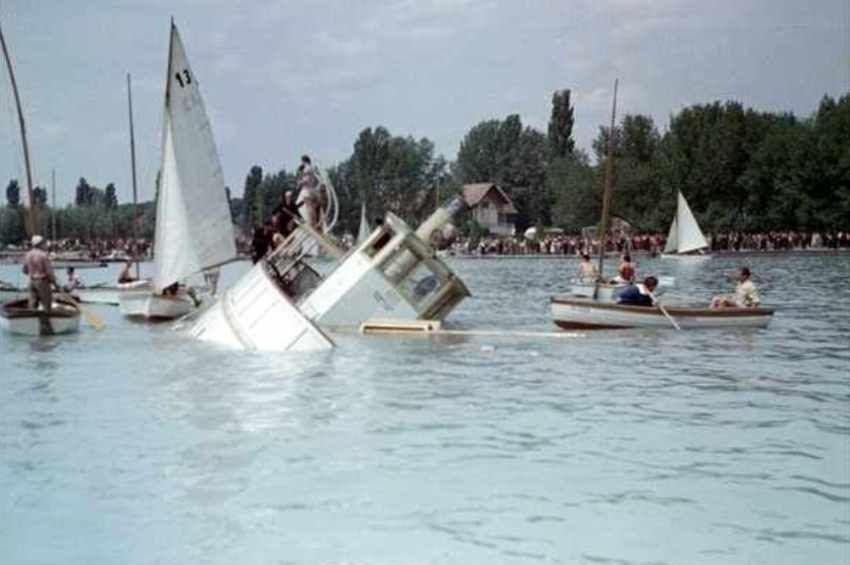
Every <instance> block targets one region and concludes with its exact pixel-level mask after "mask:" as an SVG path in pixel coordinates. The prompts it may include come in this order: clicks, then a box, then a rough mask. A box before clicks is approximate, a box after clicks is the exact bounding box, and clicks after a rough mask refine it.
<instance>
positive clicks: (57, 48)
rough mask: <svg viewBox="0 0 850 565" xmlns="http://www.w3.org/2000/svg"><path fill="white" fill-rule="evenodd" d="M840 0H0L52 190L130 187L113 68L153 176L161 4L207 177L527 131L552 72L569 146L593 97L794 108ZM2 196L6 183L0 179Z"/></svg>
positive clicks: (834, 25) (234, 176)
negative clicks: (180, 47)
mask: <svg viewBox="0 0 850 565" xmlns="http://www.w3.org/2000/svg"><path fill="white" fill-rule="evenodd" d="M848 6H850V2H848V0H816V1H812V2H802V1H800V0H728V1H727V0H711V1H706V0H701V1H690V0H651V1H649V0H559V1H555V0H551V1H547V0H538V1H530V0H529V1H519V0H514V1H508V0H504V1H496V0H381V1H378V0H376V1H369V2H366V1H358V0H349V1H343V0H338V1H333V2H330V1H310V2H306V1H305V2H284V1H271V0H250V1H248V0H148V1H146V2H141V1H137V2H133V1H129V0H127V1H122V0H103V1H100V0H81V1H79V2H77V1H68V0H56V1H53V0H0V24H2V27H3V31H4V33H5V34H6V39H7V42H8V43H9V45H10V48H11V49H12V55H13V62H14V64H15V68H16V74H17V78H18V83H19V87H20V89H21V96H22V98H23V104H24V111H25V114H26V118H27V120H28V124H29V131H30V135H31V140H30V145H31V148H32V153H33V160H34V168H35V175H36V181H37V182H38V183H41V184H45V185H49V182H50V171H51V169H52V168H54V167H55V168H56V170H57V179H58V183H57V194H58V200H59V203H60V204H62V203H65V202H67V201H68V200H69V199H70V198H73V194H72V193H73V187H74V186H75V184H76V181H77V179H78V178H79V177H80V176H85V177H86V178H87V179H88V180H89V182H90V183H92V184H95V185H97V186H101V187H103V186H104V185H105V184H106V183H108V182H115V184H116V186H117V188H118V196H119V200H120V201H122V202H124V201H128V200H130V198H131V188H130V156H129V142H128V123H127V90H126V78H125V75H126V73H127V72H130V73H131V74H132V75H133V102H134V113H135V124H136V143H137V160H138V170H139V185H140V196H141V197H142V198H143V199H149V198H151V197H152V195H153V182H154V177H155V175H156V171H157V169H158V167H159V143H160V131H159V130H160V125H161V106H162V97H163V88H164V74H165V64H166V56H167V53H166V51H167V47H168V30H169V18H170V17H171V16H172V15H173V16H174V18H175V21H176V23H177V25H178V28H179V29H180V32H181V36H182V38H183V42H184V45H185V47H186V51H187V54H188V57H189V60H190V62H191V65H192V68H193V71H194V74H195V76H196V77H197V80H198V81H199V84H200V86H201V92H202V94H203V97H204V100H205V102H206V105H207V110H208V112H209V114H210V119H211V122H212V127H213V131H214V133H215V136H216V140H217V143H218V148H219V153H220V155H221V158H222V164H223V167H224V174H225V178H226V179H227V182H228V184H229V185H230V186H231V187H232V188H233V192H234V193H235V194H241V192H242V187H243V183H244V179H245V175H246V174H247V171H248V168H249V167H250V166H251V165H252V164H255V163H256V164H259V165H261V166H262V167H263V168H264V169H265V170H267V171H276V170H277V169H279V168H281V167H283V166H286V167H287V168H290V169H291V168H293V167H294V166H295V165H296V164H297V159H298V157H299V156H300V155H301V154H302V153H305V152H306V153H310V154H311V155H313V156H314V157H315V158H316V159H318V160H319V161H320V162H321V163H322V164H323V165H329V164H332V163H335V162H338V161H340V160H342V159H344V158H346V157H347V156H348V155H350V153H351V150H352V145H353V142H354V139H355V137H356V135H357V133H358V132H359V131H360V130H361V129H363V128H365V127H369V126H377V125H383V126H385V127H387V128H388V129H389V130H390V132H391V133H393V134H395V135H413V136H415V137H417V138H418V137H428V138H430V139H431V140H432V141H434V142H435V143H436V146H437V151H438V152H439V153H442V154H443V155H444V156H445V157H446V158H448V159H454V158H455V156H456V153H457V149H458V145H459V144H460V141H461V139H462V137H463V135H464V134H465V133H466V132H467V131H468V130H469V128H470V127H472V126H473V125H475V124H476V123H478V122H479V121H481V120H485V119H490V118H503V117H505V116H506V115H508V114H512V113H518V114H520V116H521V117H522V120H523V123H526V124H530V125H533V126H535V127H538V128H541V129H544V130H545V127H546V123H547V121H548V117H549V111H550V102H551V96H552V92H553V91H554V90H555V89H559V88H570V89H572V91H573V101H574V104H575V111H576V127H575V131H574V133H575V137H576V139H577V141H578V144H579V146H581V147H584V148H589V146H590V141H591V140H592V138H593V137H594V135H595V134H596V131H597V129H598V127H599V125H600V124H602V123H604V122H606V121H607V120H608V119H609V118H608V114H609V112H610V104H611V94H612V89H613V82H614V78H615V77H619V78H620V85H621V87H620V111H621V115H622V113H645V114H650V115H652V116H653V117H654V119H655V121H656V124H657V125H658V126H659V127H660V128H663V127H665V126H666V124H667V122H668V119H669V116H670V114H671V113H672V112H675V111H677V110H679V109H681V108H682V107H684V106H687V105H690V104H694V103H700V102H709V101H713V100H726V99H734V100H738V101H740V102H742V103H744V104H745V105H748V106H753V107H756V108H758V109H763V110H773V111H792V112H794V113H795V114H797V115H800V116H807V115H809V114H810V113H811V112H813V111H814V110H815V108H816V107H817V103H818V101H819V100H820V98H821V97H822V96H823V95H824V94H825V93H829V94H830V95H832V96H840V95H841V94H842V93H845V92H847V91H848V90H850V7H848ZM2 70H3V72H2V73H0V75H2V79H0V132H2V135H0V179H4V180H3V181H2V183H3V187H5V183H6V180H5V179H8V178H10V177H18V178H21V179H22V180H23V178H24V177H23V164H22V158H21V151H20V142H19V138H18V135H17V122H16V121H15V119H16V118H15V114H14V102H13V98H12V95H11V91H10V88H9V82H8V78H7V77H6V73H5V69H2ZM0 197H5V195H0Z"/></svg>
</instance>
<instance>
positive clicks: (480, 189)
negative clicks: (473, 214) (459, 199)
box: [463, 182, 517, 214]
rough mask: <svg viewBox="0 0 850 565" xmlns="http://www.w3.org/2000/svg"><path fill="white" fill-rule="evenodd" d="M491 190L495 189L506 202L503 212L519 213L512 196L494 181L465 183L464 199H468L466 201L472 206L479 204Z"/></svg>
mask: <svg viewBox="0 0 850 565" xmlns="http://www.w3.org/2000/svg"><path fill="white" fill-rule="evenodd" d="M491 190H492V191H495V192H496V194H498V195H499V196H500V197H501V198H502V200H503V201H504V202H505V205H504V206H503V207H502V213H503V214H516V213H517V209H516V207H514V203H513V201H512V200H511V198H510V196H508V195H507V194H506V193H505V191H504V190H502V189H501V188H500V187H499V185H497V184H496V183H494V182H479V183H474V184H465V185H463V199H464V200H466V203H467V204H469V206H470V207H473V206H477V205H478V203H479V202H481V201H482V200H484V197H485V196H487V194H489V193H490V191H491Z"/></svg>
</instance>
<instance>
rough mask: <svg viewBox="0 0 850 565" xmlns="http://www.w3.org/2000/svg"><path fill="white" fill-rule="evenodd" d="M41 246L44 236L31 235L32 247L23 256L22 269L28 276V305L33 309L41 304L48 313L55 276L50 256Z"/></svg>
mask: <svg viewBox="0 0 850 565" xmlns="http://www.w3.org/2000/svg"><path fill="white" fill-rule="evenodd" d="M43 247H44V238H43V237H41V236H40V235H34V236H32V249H30V250H29V251H28V252H27V254H26V255H25V256H24V269H23V270H24V274H25V275H28V276H29V278H30V294H29V307H30V308H31V309H35V308H38V305H39V304H41V305H42V306H44V311H45V312H47V313H48V314H49V313H50V309H51V307H52V306H53V285H55V284H56V276H55V275H54V273H53V265H52V264H51V263H50V257H48V255H47V253H46V252H45V251H44V249H43Z"/></svg>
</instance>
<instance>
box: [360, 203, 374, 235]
mask: <svg viewBox="0 0 850 565" xmlns="http://www.w3.org/2000/svg"><path fill="white" fill-rule="evenodd" d="M370 233H372V229H371V228H370V227H369V220H367V219H366V203H365V202H364V203H363V205H362V206H361V207H360V230H359V231H358V232H357V245H360V244H361V243H363V242H364V241H366V239H367V238H368V237H369V234H370Z"/></svg>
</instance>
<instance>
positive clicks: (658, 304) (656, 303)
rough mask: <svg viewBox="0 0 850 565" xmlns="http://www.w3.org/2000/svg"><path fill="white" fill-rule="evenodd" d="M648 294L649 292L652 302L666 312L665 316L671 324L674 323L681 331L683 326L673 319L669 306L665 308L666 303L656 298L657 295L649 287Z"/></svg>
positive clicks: (662, 311) (663, 312)
mask: <svg viewBox="0 0 850 565" xmlns="http://www.w3.org/2000/svg"><path fill="white" fill-rule="evenodd" d="M647 294H649V297H650V298H651V299H652V303H653V304H655V305H656V306H657V307H658V309H659V310H661V313H662V314H664V317H665V318H667V320H669V321H670V323H671V324H673V327H674V328H676V330H677V331H681V329H682V328H681V327H680V326H679V324H678V323H677V322H676V320H675V319H673V316H671V315H670V313H669V312H668V311H667V308H665V307H664V305H663V304H661V303H660V302H659V301H658V299H657V298H655V295H654V294H653V293H651V292H649V289H647Z"/></svg>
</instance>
